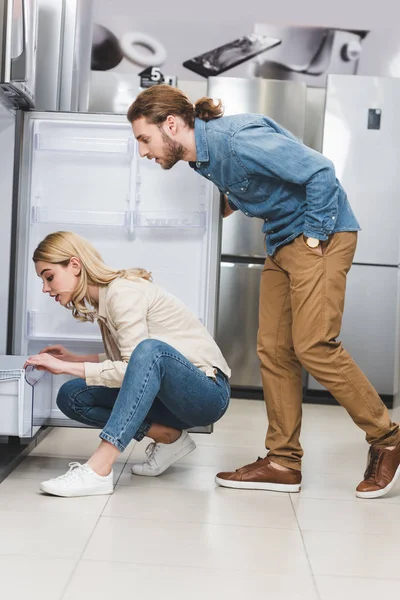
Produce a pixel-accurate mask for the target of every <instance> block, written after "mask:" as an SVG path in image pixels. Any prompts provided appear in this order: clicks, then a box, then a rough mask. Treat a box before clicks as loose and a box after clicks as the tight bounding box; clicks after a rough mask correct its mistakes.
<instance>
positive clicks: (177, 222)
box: [135, 211, 207, 229]
mask: <svg viewBox="0 0 400 600" xmlns="http://www.w3.org/2000/svg"><path fill="white" fill-rule="evenodd" d="M206 223H207V215H206V212H205V211H202V212H193V213H190V212H150V211H149V212H145V211H143V212H139V213H136V216H135V224H136V227H154V228H168V229H169V228H174V229H205V228H206Z"/></svg>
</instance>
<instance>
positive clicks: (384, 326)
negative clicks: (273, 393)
mask: <svg viewBox="0 0 400 600" xmlns="http://www.w3.org/2000/svg"><path fill="white" fill-rule="evenodd" d="M397 279H398V269H395V268H393V267H375V266H366V265H353V267H352V268H351V271H350V273H349V275H348V280H347V292H346V303H345V310H344V314H343V325H342V333H341V336H340V338H341V340H342V341H343V345H344V347H345V349H346V350H347V351H348V352H349V353H350V356H351V357H352V358H353V359H354V360H355V361H356V363H357V364H358V366H359V367H360V368H361V369H362V371H364V373H365V374H366V376H367V377H368V379H369V380H370V381H371V383H372V385H373V386H374V387H375V388H376V390H377V392H378V393H379V394H389V395H393V392H394V369H395V347H396V330H395V324H396V312H397V285H398V282H397ZM308 388H309V389H310V390H324V389H325V388H324V387H322V386H321V385H320V384H319V383H318V382H317V381H316V380H315V379H314V378H313V377H311V376H310V377H309V381H308Z"/></svg>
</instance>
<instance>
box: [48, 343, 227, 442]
mask: <svg viewBox="0 0 400 600" xmlns="http://www.w3.org/2000/svg"><path fill="white" fill-rule="evenodd" d="M229 399H230V386H229V382H228V378H227V377H226V376H225V375H224V374H223V373H222V372H221V371H219V370H217V375H216V379H212V378H210V377H207V375H205V373H203V372H202V371H200V369H198V368H197V367H195V366H194V365H193V364H192V363H190V362H189V361H188V360H187V359H186V358H185V357H184V356H183V355H182V354H180V353H179V352H178V351H177V350H175V348H173V347H172V346H169V345H168V344H166V343H164V342H161V341H159V340H154V339H152V340H150V339H147V340H144V341H143V342H141V343H140V344H138V346H137V347H136V348H135V350H134V351H133V352H132V355H131V358H130V360H129V363H128V366H127V369H126V373H125V376H124V380H123V382H122V386H121V388H109V387H105V386H97V385H94V386H93V385H92V386H87V385H86V382H85V380H84V379H73V380H71V381H67V382H66V383H64V385H62V386H61V388H60V391H59V392H58V396H57V405H58V407H59V409H60V410H61V411H62V412H63V413H64V414H65V415H67V416H68V417H69V418H70V419H74V420H75V421H79V422H80V423H84V424H85V425H91V426H93V427H100V428H103V430H102V432H101V433H100V437H101V438H102V439H103V440H106V441H107V442H110V443H111V444H113V445H114V446H115V447H116V448H118V450H120V451H121V452H123V451H124V450H125V448H126V446H127V445H128V444H129V442H130V441H131V440H132V439H133V438H134V439H135V440H137V441H140V440H141V439H142V438H143V437H144V436H145V435H146V434H147V432H148V431H149V429H150V427H151V425H152V424H153V423H158V424H160V425H166V426H168V427H173V428H175V429H189V428H190V427H196V426H205V425H210V424H211V423H215V422H216V421H218V419H220V418H221V417H222V415H223V414H224V413H225V411H226V409H227V407H228V404H229Z"/></svg>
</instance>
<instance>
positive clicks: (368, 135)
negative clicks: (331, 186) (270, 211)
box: [322, 75, 400, 265]
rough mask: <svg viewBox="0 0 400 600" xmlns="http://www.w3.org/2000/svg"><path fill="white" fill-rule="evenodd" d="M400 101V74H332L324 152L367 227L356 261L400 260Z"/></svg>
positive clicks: (359, 244)
mask: <svg viewBox="0 0 400 600" xmlns="http://www.w3.org/2000/svg"><path fill="white" fill-rule="evenodd" d="M399 106H400V79H394V78H393V79H391V78H382V77H363V76H356V77H352V76H348V75H330V76H329V77H328V87H327V95H326V112H325V122H324V137H323V147H322V152H323V154H324V155H325V156H327V157H328V158H330V159H331V160H332V161H333V163H334V165H335V168H336V174H337V177H338V179H339V181H340V182H341V183H342V185H343V187H344V189H345V190H346V192H347V195H348V197H349V201H350V204H351V206H352V208H353V211H354V213H355V215H356V218H357V219H358V221H359V223H360V225H361V228H362V232H361V234H360V236H359V240H358V247H357V251H356V255H355V258H354V262H357V263H369V264H381V265H397V264H398V263H399V223H400V201H399V190H400V169H399V156H400V114H399Z"/></svg>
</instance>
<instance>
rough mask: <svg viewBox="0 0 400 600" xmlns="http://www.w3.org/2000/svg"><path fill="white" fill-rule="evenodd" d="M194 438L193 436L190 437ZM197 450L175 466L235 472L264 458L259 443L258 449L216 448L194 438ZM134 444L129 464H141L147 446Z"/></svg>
mask: <svg viewBox="0 0 400 600" xmlns="http://www.w3.org/2000/svg"><path fill="white" fill-rule="evenodd" d="M192 437H195V436H192ZM196 440H197V441H196V443H197V448H196V449H195V450H193V452H191V453H190V454H188V455H187V456H185V458H182V459H181V460H180V461H179V462H178V463H177V464H179V465H192V466H199V467H214V470H215V473H217V472H218V471H225V470H233V471H234V470H235V469H237V468H238V467H240V466H243V465H245V464H248V463H250V462H254V461H255V460H256V459H257V457H258V456H265V454H266V450H265V448H264V446H263V444H262V443H261V444H260V445H259V447H256V446H254V448H248V447H243V446H216V445H211V444H209V445H205V444H201V440H202V438H200V436H196ZM146 442H147V443H143V442H140V443H138V444H136V446H135V448H134V449H133V451H132V454H131V455H130V457H129V463H130V464H132V463H134V462H142V461H143V460H145V459H146V454H145V450H146V447H147V444H148V440H147V441H146Z"/></svg>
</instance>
